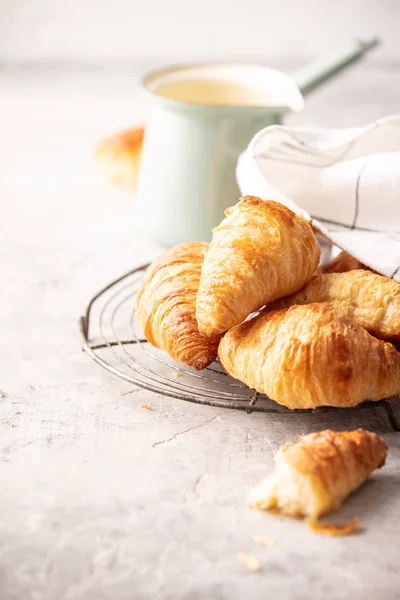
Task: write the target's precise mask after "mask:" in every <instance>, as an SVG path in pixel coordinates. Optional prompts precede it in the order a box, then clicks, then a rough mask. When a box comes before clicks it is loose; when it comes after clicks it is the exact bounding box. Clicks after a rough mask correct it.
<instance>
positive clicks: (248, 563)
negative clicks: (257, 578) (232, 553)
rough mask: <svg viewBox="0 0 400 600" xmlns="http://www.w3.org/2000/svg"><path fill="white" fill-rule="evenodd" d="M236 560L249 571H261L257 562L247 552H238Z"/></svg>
mask: <svg viewBox="0 0 400 600" xmlns="http://www.w3.org/2000/svg"><path fill="white" fill-rule="evenodd" d="M237 559H238V561H239V562H241V563H242V565H244V566H245V567H247V568H248V569H249V570H250V571H253V572H256V571H261V570H262V567H261V564H260V563H259V561H258V560H257V559H256V558H255V557H254V556H251V554H248V553H247V552H238V554H237Z"/></svg>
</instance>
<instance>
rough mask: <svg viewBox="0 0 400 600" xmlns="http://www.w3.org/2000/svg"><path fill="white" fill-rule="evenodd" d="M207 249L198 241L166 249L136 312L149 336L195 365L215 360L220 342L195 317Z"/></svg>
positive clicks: (153, 266)
mask: <svg viewBox="0 0 400 600" xmlns="http://www.w3.org/2000/svg"><path fill="white" fill-rule="evenodd" d="M207 249H208V244H206V243H203V242H199V243H188V244H181V245H180V246H177V247H176V248H172V249H170V250H167V251H166V252H164V254H162V255H161V256H160V257H159V258H158V259H157V260H156V261H154V262H153V263H152V264H151V265H150V267H149V268H148V270H147V271H146V274H145V276H144V279H143V282H142V285H141V287H140V290H139V292H138V295H137V307H136V311H137V312H136V314H137V318H138V321H139V323H140V324H141V326H142V328H143V331H144V334H145V336H146V339H147V340H148V341H149V342H150V343H151V344H153V346H156V347H158V348H162V349H163V350H165V351H166V352H168V354H169V355H170V356H172V357H173V358H174V359H176V360H178V361H181V362H184V363H186V364H188V365H190V366H192V367H194V368H195V369H204V368H205V367H206V366H207V365H209V364H210V363H211V362H212V361H213V360H215V358H216V356H217V348H218V342H219V336H218V337H213V338H207V337H205V336H203V335H201V334H200V333H199V330H198V327H197V322H196V318H195V310H196V294H197V290H198V287H199V281H200V272H201V265H202V263H203V260H204V256H205V254H206V252H207Z"/></svg>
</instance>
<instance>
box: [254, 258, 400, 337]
mask: <svg viewBox="0 0 400 600" xmlns="http://www.w3.org/2000/svg"><path fill="white" fill-rule="evenodd" d="M310 302H329V303H332V305H333V307H334V308H335V310H336V311H337V312H338V313H339V314H340V315H342V316H345V317H349V318H350V319H351V320H352V321H354V323H357V324H358V325H361V327H364V328H365V329H367V331H369V332H370V333H372V334H373V335H374V336H376V337H378V338H380V339H382V340H388V341H391V342H394V343H396V342H399V341H400V283H399V282H398V281H393V279H389V277H383V276H382V275H377V274H375V273H372V272H371V271H365V270H358V271H349V272H347V273H330V274H326V275H317V276H315V277H313V278H312V279H311V281H310V282H309V283H308V284H307V285H306V287H305V288H303V289H302V290H301V291H300V292H298V293H297V294H293V295H292V296H288V297H286V298H282V299H281V300H277V301H276V302H273V303H272V304H270V305H269V306H268V307H266V310H276V309H280V308H286V307H288V306H293V305H294V304H309V303H310Z"/></svg>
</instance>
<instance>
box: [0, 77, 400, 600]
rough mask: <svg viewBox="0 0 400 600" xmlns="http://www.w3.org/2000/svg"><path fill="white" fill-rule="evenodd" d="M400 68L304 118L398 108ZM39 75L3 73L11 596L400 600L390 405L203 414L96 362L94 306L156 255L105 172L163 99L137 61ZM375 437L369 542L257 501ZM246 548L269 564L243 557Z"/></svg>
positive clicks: (366, 528)
mask: <svg viewBox="0 0 400 600" xmlns="http://www.w3.org/2000/svg"><path fill="white" fill-rule="evenodd" d="M385 69H386V70H383V69H381V68H380V67H377V66H374V67H373V68H371V69H368V68H367V67H365V68H363V69H361V70H360V71H358V72H357V74H354V76H350V75H346V76H344V77H343V79H342V81H341V85H340V86H339V85H338V86H336V87H335V86H330V87H329V88H327V89H326V90H324V91H323V92H321V94H318V95H317V94H316V95H315V97H314V98H313V99H312V100H311V101H310V104H309V105H308V109H307V110H306V112H305V113H304V114H303V115H301V116H299V117H296V120H297V122H302V123H307V124H310V123H315V124H319V125H328V126H329V125H343V126H347V125H353V124H363V123H367V122H368V121H370V120H372V119H374V118H377V117H379V116H383V115H384V114H389V113H391V112H395V111H396V110H398V106H399V99H400V89H399V86H398V81H397V80H396V76H397V70H396V68H395V67H390V66H387V67H385ZM33 71H34V72H31V71H29V72H27V71H26V70H25V69H22V71H21V70H18V69H16V70H15V69H14V70H12V71H10V72H9V73H3V74H2V76H1V79H0V131H1V138H0V140H1V141H0V160H1V170H0V185H1V188H0V189H1V195H0V202H1V219H0V233H1V236H0V239H1V244H0V253H1V258H0V271H1V283H2V286H1V290H2V291H1V294H0V331H1V339H2V343H1V345H0V365H1V367H0V388H1V393H0V432H1V435H0V599H1V600H92V599H93V600H141V599H149V598H162V599H163V600H164V599H165V600H166V599H170V600H178V599H179V600H183V599H185V600H189V599H190V600H196V599H203V598H208V599H210V600H219V599H221V600H222V599H225V598H231V599H233V600H239V599H242V598H245V597H247V596H248V597H251V598H254V599H255V600H256V599H257V600H258V599H259V600H265V598H276V599H279V600H285V599H298V600H301V599H309V598H315V599H320V598H329V599H335V600H336V599H338V600H339V599H340V600H342V599H350V598H352V599H353V600H358V599H359V600H361V599H369V598H371V599H372V598H374V599H377V600H380V599H382V600H392V599H393V600H394V599H395V598H398V597H399V591H398V582H399V578H398V562H399V550H398V548H399V537H400V525H399V520H398V517H399V514H400V509H399V506H400V503H399V498H400V478H399V475H398V466H399V464H400V434H396V433H392V432H391V431H390V428H389V426H388V423H387V420H386V417H385V415H384V414H383V412H382V409H375V410H369V409H368V410H365V411H354V410H351V411H347V412H342V413H335V414H334V415H332V414H319V415H318V414H306V415H301V416H285V417H282V416H280V417H278V416H276V415H272V416H271V415H262V414H253V415H247V414H245V413H239V412H234V411H228V410H222V409H214V408H210V407H202V406H196V405H194V404H189V403H184V402H181V401H178V400H174V399H171V398H167V397H157V396H154V395H152V394H149V393H147V392H146V393H144V394H141V393H139V392H138V391H135V390H132V388H131V387H130V386H129V385H128V384H125V383H124V382H123V381H120V380H117V379H116V378H114V377H113V376H111V375H109V374H107V373H106V372H105V371H103V370H102V369H101V368H100V367H99V366H97V365H96V364H94V363H92V362H91V360H90V359H89V358H88V357H87V356H86V355H84V354H83V353H82V352H81V351H80V347H79V339H78V333H77V320H78V317H79V315H80V314H81V313H82V311H83V308H84V306H85V305H86V302H87V300H88V298H89V297H91V295H92V294H93V293H94V292H95V291H97V289H99V288H100V287H101V286H103V285H104V284H105V283H106V282H108V281H109V280H111V279H113V278H114V277H116V276H117V275H119V274H120V273H123V272H125V271H127V270H128V269H130V268H132V267H133V266H135V265H136V264H139V263H141V262H142V261H143V260H144V259H149V258H152V257H154V256H155V255H156V253H157V248H155V247H154V246H153V245H152V244H151V243H150V242H149V241H148V240H146V237H145V232H138V231H137V230H136V229H135V211H134V204H133V199H132V197H131V196H130V195H129V194H126V193H124V192H122V191H118V190H116V189H113V188H107V187H106V186H105V185H103V184H102V183H101V182H100V181H99V179H98V177H97V174H96V173H95V172H94V171H92V169H91V167H90V164H89V161H88V156H89V155H90V152H91V150H92V148H93V146H94V144H95V143H96V141H97V140H98V139H99V138H101V137H102V136H103V135H104V134H105V133H106V132H107V131H112V130H113V129H114V128H116V127H120V126H125V125H127V124H130V123H132V122H138V121H140V120H141V119H142V118H143V116H144V114H145V104H144V100H143V98H142V97H141V96H140V95H138V91H137V87H136V77H137V73H133V74H132V72H131V71H127V72H126V73H124V72H123V69H122V68H121V69H119V71H118V72H117V73H112V72H110V71H107V72H104V73H103V72H98V73H97V74H93V73H91V74H88V73H87V72H83V73H80V74H79V73H75V74H73V75H71V74H68V73H64V74H62V73H58V74H55V73H53V72H49V71H46V72H45V73H43V72H42V71H40V69H39V70H36V71H35V70H33ZM143 402H150V404H151V410H145V409H143V408H141V407H140V404H141V403H143ZM397 412H398V413H399V411H397ZM358 426H364V427H366V428H370V429H373V430H375V431H376V432H378V433H381V434H382V435H383V436H384V438H385V440H386V442H387V443H388V445H389V448H390V451H389V459H388V462H387V466H385V468H384V469H383V470H382V471H381V472H379V473H378V474H377V475H376V480H375V481H374V482H371V483H368V484H367V485H365V486H364V487H363V488H362V490H360V491H359V492H358V493H356V494H355V495H354V496H353V497H352V498H351V499H350V500H349V501H348V502H347V503H346V504H345V506H344V508H343V509H342V510H341V511H340V514H339V515H337V516H336V517H335V518H336V519H338V520H340V521H344V520H347V519H349V518H351V517H353V516H355V515H357V516H359V517H360V518H361V531H360V533H359V534H358V535H354V536H352V537H348V538H325V537H318V536H316V535H315V534H313V533H311V532H310V531H309V530H308V529H307V527H306V526H305V524H304V523H302V522H300V521H294V520H290V519H284V518H279V517H277V516H273V515H268V514H262V513H258V512H254V511H251V510H249V509H248V508H247V506H246V501H245V499H246V494H247V491H248V490H249V488H251V486H252V485H253V484H254V483H256V482H257V481H258V480H260V478H262V477H264V476H265V475H266V474H267V473H268V471H269V470H270V468H271V465H272V457H273V453H274V452H275V451H276V450H277V448H278V447H279V446H280V445H281V444H282V443H284V442H286V441H288V440H294V439H296V437H297V436H298V435H300V434H303V433H307V432H310V431H315V430H319V429H323V428H326V427H332V428H336V429H350V428H354V427H358ZM256 535H264V536H267V537H270V538H274V539H276V545H275V546H273V547H261V546H259V545H257V544H256V543H255V542H254V536H256ZM241 551H244V552H248V553H249V554H251V555H253V556H254V557H256V558H257V559H258V560H259V561H260V563H261V565H262V571H260V572H257V573H252V572H249V571H248V570H247V569H246V568H245V567H244V566H243V565H241V564H240V563H239V562H238V560H237V553H238V552H241Z"/></svg>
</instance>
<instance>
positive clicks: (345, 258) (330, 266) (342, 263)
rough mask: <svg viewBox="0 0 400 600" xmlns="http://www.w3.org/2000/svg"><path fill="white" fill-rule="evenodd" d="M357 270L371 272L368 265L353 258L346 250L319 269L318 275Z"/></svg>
mask: <svg viewBox="0 0 400 600" xmlns="http://www.w3.org/2000/svg"><path fill="white" fill-rule="evenodd" d="M355 269H366V270H368V271H369V270H371V269H370V268H369V267H367V266H366V265H363V264H362V262H360V261H359V260H358V259H357V258H354V256H351V255H350V254H348V253H347V252H345V251H344V250H343V251H342V252H340V254H338V255H337V256H335V258H332V260H330V261H329V262H327V263H325V264H323V265H321V266H320V267H318V269H317V271H316V274H317V275H323V274H324V273H345V272H347V271H353V270H355Z"/></svg>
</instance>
